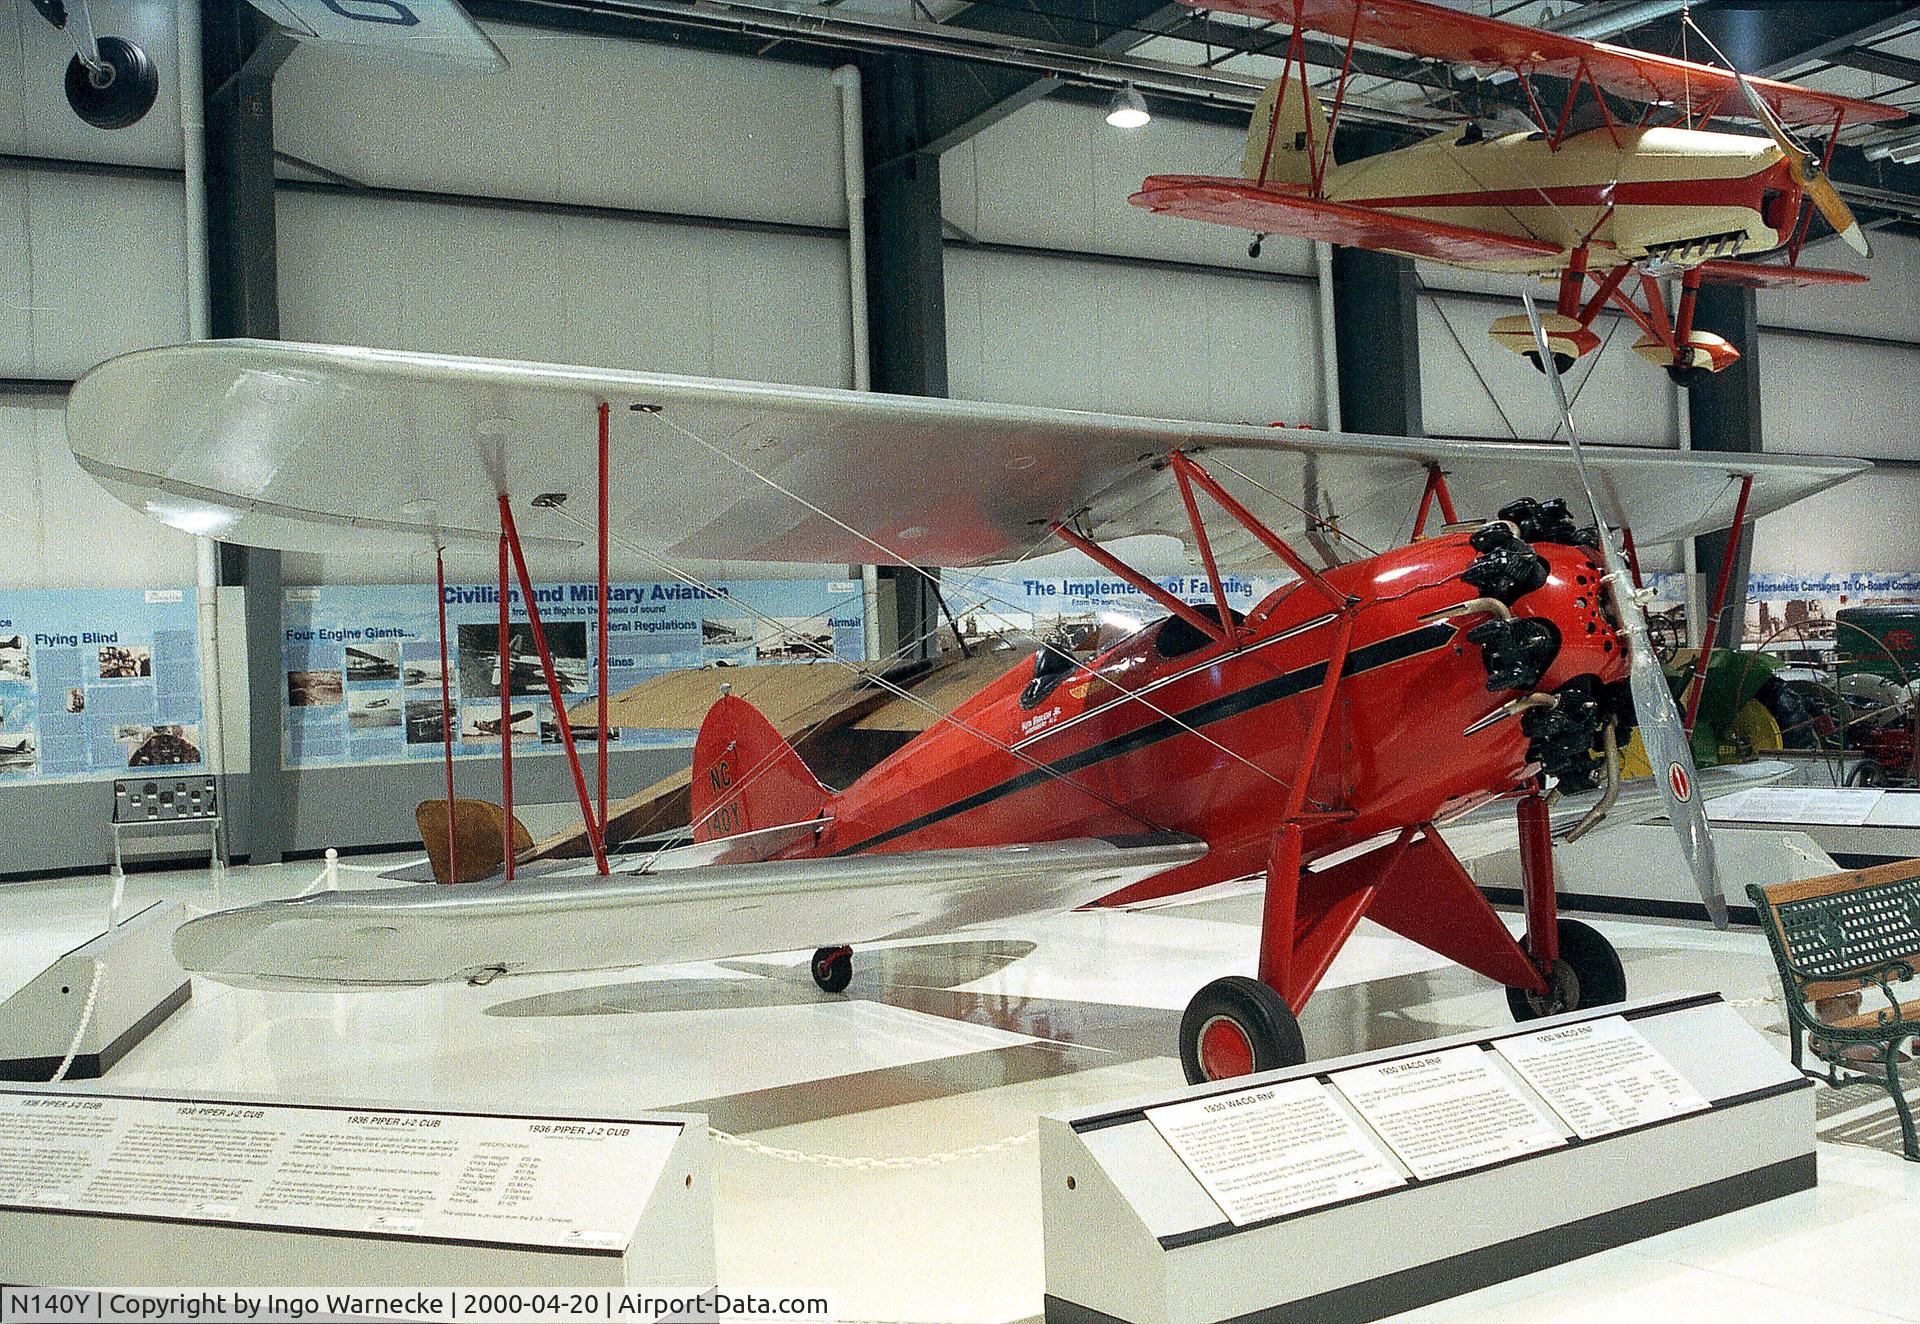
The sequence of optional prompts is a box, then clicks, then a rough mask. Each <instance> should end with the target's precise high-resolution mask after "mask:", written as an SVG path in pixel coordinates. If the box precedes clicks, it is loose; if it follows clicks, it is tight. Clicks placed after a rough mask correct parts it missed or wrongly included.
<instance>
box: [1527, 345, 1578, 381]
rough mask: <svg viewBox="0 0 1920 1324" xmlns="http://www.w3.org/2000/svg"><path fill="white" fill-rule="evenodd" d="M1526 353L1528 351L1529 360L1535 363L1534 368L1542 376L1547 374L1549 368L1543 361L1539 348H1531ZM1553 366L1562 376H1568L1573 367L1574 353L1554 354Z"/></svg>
mask: <svg viewBox="0 0 1920 1324" xmlns="http://www.w3.org/2000/svg"><path fill="white" fill-rule="evenodd" d="M1526 353H1527V362H1528V363H1531V364H1532V365H1533V370H1534V371H1535V372H1537V373H1539V374H1540V375H1541V376H1542V377H1544V376H1546V375H1547V370H1546V367H1545V365H1544V364H1543V363H1542V362H1541V359H1540V351H1539V350H1537V349H1530V350H1528V351H1527V352H1526ZM1553 366H1554V367H1555V368H1556V369H1557V370H1558V371H1559V373H1560V375H1561V376H1563V377H1564V376H1566V374H1567V370H1568V369H1569V368H1571V367H1573V355H1571V354H1559V353H1556V354H1555V355H1554V356H1553Z"/></svg>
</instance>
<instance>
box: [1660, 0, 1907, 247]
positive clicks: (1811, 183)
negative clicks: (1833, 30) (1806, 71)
mask: <svg viewBox="0 0 1920 1324" xmlns="http://www.w3.org/2000/svg"><path fill="white" fill-rule="evenodd" d="M1687 25H1688V26H1689V27H1691V28H1693V30H1694V31H1695V32H1700V28H1699V25H1698V24H1696V23H1694V22H1693V20H1692V19H1691V18H1689V19H1688V20H1687ZM1700 35H1701V37H1702V38H1704V39H1705V40H1706V43H1707V45H1708V46H1711V47H1713V53H1714V54H1715V55H1718V56H1719V57H1720V58H1721V59H1722V60H1725V61H1726V63H1727V66H1728V67H1729V68H1730V69H1732V72H1733V78H1734V81H1735V82H1737V83H1738V84H1739V85H1740V94H1741V95H1742V96H1744V97H1745V98H1746V99H1747V107H1748V109H1750V110H1752V111H1753V117H1754V118H1755V119H1757V120H1759V121H1760V127H1762V128H1763V129H1765V130H1766V131H1767V136H1768V137H1769V138H1772V139H1773V142H1774V145H1775V146H1776V147H1778V148H1779V149H1780V154H1781V155H1782V156H1784V157H1786V158H1787V160H1788V161H1789V162H1791V163H1792V166H1793V177H1794V179H1795V180H1796V181H1798V183H1799V185H1800V187H1801V188H1803V189H1805V190H1806V192H1807V196H1808V197H1810V198H1812V199H1813V205H1814V206H1815V207H1818V208H1819V209H1820V214H1821V215H1822V216H1823V217H1825V218H1826V221H1827V224H1828V225H1831V226H1832V227H1833V230H1834V233H1835V234H1837V235H1839V236H1840V237H1841V238H1842V239H1844V240H1846V241H1847V246H1848V247H1849V248H1851V249H1852V250H1853V251H1854V252H1856V253H1858V254H1859V255H1860V256H1861V257H1872V256H1873V246H1872V245H1871V244H1869V243H1868V242H1867V234H1866V231H1864V230H1862V229H1861V228H1860V223H1859V222H1858V221H1856V220H1854V218H1853V211H1852V209H1851V208H1849V207H1848V206H1847V204H1846V203H1845V202H1844V201H1843V200H1842V199H1841V197H1840V191H1839V190H1838V189H1836V188H1835V187H1834V186H1833V181H1832V180H1830V179H1828V178H1827V176H1826V174H1825V173H1824V172H1823V171H1822V170H1821V169H1820V163H1819V162H1818V161H1817V160H1815V159H1814V154H1813V152H1812V151H1811V150H1810V149H1809V148H1808V147H1807V146H1806V145H1805V144H1804V143H1802V142H1801V141H1800V140H1799V139H1798V138H1795V137H1794V136H1793V135H1792V134H1791V133H1788V132H1787V126H1786V125H1784V124H1782V123H1781V122H1780V117H1779V116H1778V115H1776V114H1774V113H1773V107H1772V106H1769V105H1768V104H1767V102H1766V99H1765V98H1764V97H1762V96H1761V95H1760V92H1759V90H1758V89H1757V88H1755V87H1754V85H1753V84H1752V83H1750V82H1748V81H1747V76H1746V75H1745V74H1743V73H1741V72H1740V71H1739V69H1737V68H1733V61H1731V60H1727V57H1726V55H1725V54H1723V53H1722V52H1721V50H1720V48H1719V47H1718V46H1714V45H1713V39H1712V38H1711V37H1708V36H1707V34H1706V33H1704V32H1700Z"/></svg>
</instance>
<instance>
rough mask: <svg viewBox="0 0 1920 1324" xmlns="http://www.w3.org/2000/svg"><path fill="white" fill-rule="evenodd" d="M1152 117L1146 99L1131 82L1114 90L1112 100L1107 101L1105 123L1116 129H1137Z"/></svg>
mask: <svg viewBox="0 0 1920 1324" xmlns="http://www.w3.org/2000/svg"><path fill="white" fill-rule="evenodd" d="M1152 119H1153V116H1152V115H1149V114H1148V113H1147V103H1146V101H1145V100H1144V99H1143V98H1142V97H1141V95H1140V93H1139V92H1138V91H1137V90H1136V89H1135V88H1134V86H1133V84H1132V83H1127V84H1125V85H1124V86H1122V87H1121V88H1119V89H1118V90H1117V91H1115V92H1114V94H1113V100H1112V101H1109V102H1108V103H1107V123H1109V124H1111V125H1112V126H1113V127H1114V128H1116V129H1137V128H1140V127H1141V126H1142V125H1144V124H1146V123H1148V122H1149V121H1150V120H1152Z"/></svg>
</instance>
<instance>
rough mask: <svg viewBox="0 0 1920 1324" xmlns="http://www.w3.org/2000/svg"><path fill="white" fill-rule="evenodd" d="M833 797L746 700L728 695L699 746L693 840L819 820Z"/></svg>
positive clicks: (710, 716) (713, 714)
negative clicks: (820, 814) (817, 818)
mask: <svg viewBox="0 0 1920 1324" xmlns="http://www.w3.org/2000/svg"><path fill="white" fill-rule="evenodd" d="M832 794H833V793H832V792H831V791H829V790H828V789H827V788H826V787H824V786H822V785H821V784H820V782H819V780H818V779H817V778H816V777H815V776H814V775H813V773H812V772H811V771H809V770H808V768H807V765H806V764H805V763H804V762H802V761H801V758H800V755H799V754H798V753H797V752H796V751H795V750H794V748H793V746H792V745H789V744H788V743H787V742H786V740H785V739H783V738H782V737H781V735H780V733H779V732H778V731H776V730H774V729H773V723H771V722H769V721H768V720H767V719H766V718H765V717H763V716H761V714H760V710H759V709H758V708H755V707H754V706H753V705H752V704H750V703H748V702H747V701H746V700H745V699H741V698H736V697H735V696H733V695H731V694H723V695H722V696H721V697H720V701H719V702H718V703H716V704H714V705H713V707H712V708H710V709H709V710H708V711H707V719H706V721H704V722H702V723H701V724H700V735H699V738H698V739H696V740H695V741H694V742H693V804H692V807H693V839H694V840H695V841H710V840H712V839H713V838H715V837H731V836H735V835H737V834H739V833H741V832H753V831H756V830H758V829H760V828H770V827H784V826H785V825H786V824H788V823H804V822H806V821H807V820H809V819H811V818H815V817H818V816H819V813H820V810H821V808H822V807H824V806H825V804H826V803H827V800H828V798H829V797H831V795H832Z"/></svg>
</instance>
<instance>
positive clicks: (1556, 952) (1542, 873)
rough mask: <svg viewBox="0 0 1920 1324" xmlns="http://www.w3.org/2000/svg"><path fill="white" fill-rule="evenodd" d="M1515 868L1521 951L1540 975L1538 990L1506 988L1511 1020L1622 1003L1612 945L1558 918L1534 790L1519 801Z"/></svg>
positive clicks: (1548, 844) (1548, 837) (1544, 826)
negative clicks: (1521, 895)
mask: <svg viewBox="0 0 1920 1324" xmlns="http://www.w3.org/2000/svg"><path fill="white" fill-rule="evenodd" d="M1517 816H1518V818H1519V821H1520V872H1521V877H1522V881H1523V885H1524V887H1525V890H1526V903H1527V937H1526V941H1525V942H1524V943H1523V944H1522V946H1524V947H1525V948H1526V951H1527V955H1528V956H1530V957H1532V958H1533V962H1534V964H1535V965H1536V966H1538V967H1539V968H1540V973H1541V974H1542V975H1544V976H1545V977H1546V981H1547V987H1546V991H1545V992H1543V993H1536V992H1533V991H1532V990H1530V989H1524V988H1509V989H1508V990H1507V1009H1508V1010H1509V1011H1511V1012H1512V1013H1513V1018H1514V1019H1515V1020H1516V1021H1530V1020H1534V1019H1536V1018H1538V1017H1541V1016H1556V1015H1558V1014H1559V1013H1561V1012H1563V1011H1578V1010H1580V1009H1581V1008H1583V1007H1602V1006H1606V1005H1607V1004H1608V1003H1613V1002H1624V1001H1626V997H1627V974H1626V970H1625V969H1624V968H1623V967H1622V966H1621V964H1620V956H1619V953H1617V952H1615V951H1614V950H1613V944H1612V943H1610V942H1608V941H1607V940H1606V939H1605V938H1603V937H1602V936H1600V933H1599V931H1598V930H1596V929H1594V928H1593V927H1592V926H1590V925H1586V924H1582V923H1581V922H1580V921H1579V920H1575V919H1561V918H1560V917H1559V913H1558V905H1557V901H1556V898H1555V896H1554V880H1553V828H1552V825H1551V824H1550V823H1549V821H1548V818H1547V802H1546V800H1545V798H1544V797H1542V796H1541V795H1540V793H1539V792H1538V791H1535V792H1533V793H1532V794H1531V795H1528V796H1527V797H1526V798H1525V799H1523V800H1521V801H1520V804H1519V807H1518V814H1517Z"/></svg>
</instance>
